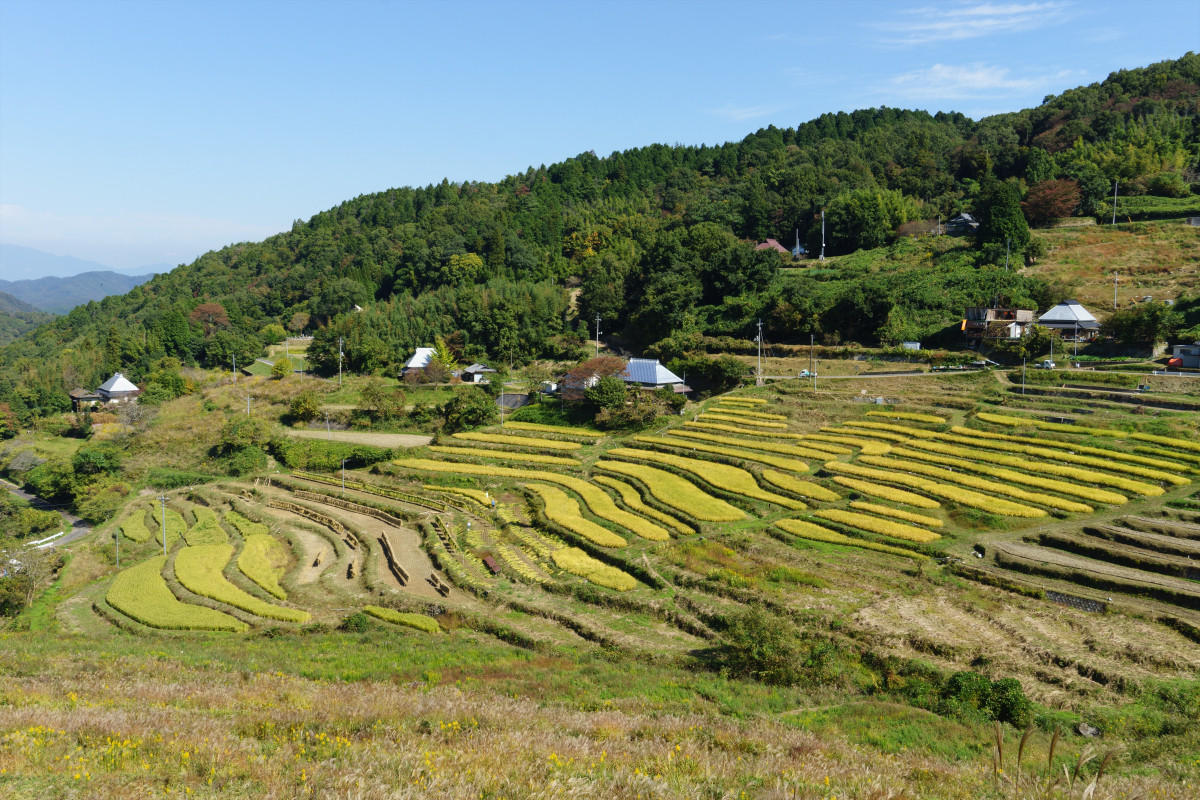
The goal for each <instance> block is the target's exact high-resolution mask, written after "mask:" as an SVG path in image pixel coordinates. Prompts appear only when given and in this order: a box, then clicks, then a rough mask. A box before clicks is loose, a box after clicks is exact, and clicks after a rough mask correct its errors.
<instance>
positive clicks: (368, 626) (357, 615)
mask: <svg viewBox="0 0 1200 800" xmlns="http://www.w3.org/2000/svg"><path fill="white" fill-rule="evenodd" d="M378 627H379V625H378V624H377V623H376V622H374V621H373V620H372V619H371V617H370V616H368V615H367V614H364V613H363V612H361V611H355V612H354V613H353V614H351V615H350V616H348V617H346V618H345V619H343V620H342V624H341V625H338V630H339V631H344V632H345V633H366V632H367V631H371V630H375V629H376V628H378Z"/></svg>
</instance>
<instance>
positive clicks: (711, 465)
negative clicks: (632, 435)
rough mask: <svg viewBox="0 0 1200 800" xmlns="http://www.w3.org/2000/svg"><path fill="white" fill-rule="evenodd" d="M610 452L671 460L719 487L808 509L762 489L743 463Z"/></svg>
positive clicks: (611, 452) (616, 449)
mask: <svg viewBox="0 0 1200 800" xmlns="http://www.w3.org/2000/svg"><path fill="white" fill-rule="evenodd" d="M608 455H610V456H621V457H624V458H637V459H643V460H646V461H656V462H658V463H660V464H668V465H670V466H672V467H675V468H676V469H681V470H683V471H684V472H690V473H692V474H693V475H695V476H697V477H698V478H700V479H701V480H704V481H707V482H708V483H711V484H712V485H713V486H716V487H717V488H718V489H723V490H725V491H727V492H732V493H733V494H738V495H742V496H744V497H750V498H753V499H755V500H763V501H766V502H768V503H774V504H775V505H779V506H783V507H784V508H793V509H804V508H807V506H805V505H804V503H801V502H800V501H799V500H793V499H791V498H790V497H784V496H783V495H778V494H775V493H774V492H768V491H766V490H764V489H762V488H761V487H760V486H759V485H758V482H757V481H756V480H754V476H753V475H752V474H751V473H749V472H747V471H746V470H744V469H741V468H740V467H733V466H730V465H728V464H718V463H716V462H713V461H703V460H699V459H695V458H686V457H684V456H676V455H671V454H669V453H658V452H654V451H651V450H636V449H633V448H630V447H614V448H613V449H611V450H609V451H608Z"/></svg>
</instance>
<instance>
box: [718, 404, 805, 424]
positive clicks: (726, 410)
mask: <svg viewBox="0 0 1200 800" xmlns="http://www.w3.org/2000/svg"><path fill="white" fill-rule="evenodd" d="M709 410H710V411H716V412H717V413H719V414H733V415H734V416H735V417H750V418H751V419H774V420H786V419H787V417H785V416H784V415H783V414H769V413H767V412H766V411H751V410H750V409H749V408H745V407H742V406H738V405H736V404H734V405H726V406H724V407H721V406H717V407H715V408H710V409H709Z"/></svg>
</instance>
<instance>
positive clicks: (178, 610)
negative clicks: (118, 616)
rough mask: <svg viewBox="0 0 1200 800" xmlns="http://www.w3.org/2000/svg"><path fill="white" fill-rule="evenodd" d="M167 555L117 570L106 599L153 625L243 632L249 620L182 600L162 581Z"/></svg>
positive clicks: (167, 628) (140, 620)
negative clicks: (238, 618) (245, 621)
mask: <svg viewBox="0 0 1200 800" xmlns="http://www.w3.org/2000/svg"><path fill="white" fill-rule="evenodd" d="M166 561H167V557H166V556H155V557H154V558H151V559H149V560H148V561H143V562H142V563H141V564H138V565H136V566H133V567H129V568H128V569H126V570H124V571H122V572H120V573H118V575H117V577H116V578H114V579H113V582H112V586H110V587H109V589H108V593H107V594H106V595H105V600H107V602H108V604H109V605H110V606H112V607H113V608H115V609H117V610H118V611H120V612H121V613H122V614H124V615H125V616H127V617H129V618H131V619H135V620H137V621H138V622H140V623H142V624H143V625H149V626H150V627H151V628H162V629H166V630H193V631H244V630H246V629H247V627H248V626H247V625H246V623H244V622H242V621H240V620H237V619H234V618H233V617H231V616H229V615H228V614H223V613H221V612H220V611H214V610H213V609H211V608H204V607H203V606H195V605H191V604H190V603H181V602H180V601H179V599H178V598H177V597H175V595H173V594H171V590H170V589H169V588H168V587H167V582H166V581H165V580H163V577H162V568H163V565H164V564H166Z"/></svg>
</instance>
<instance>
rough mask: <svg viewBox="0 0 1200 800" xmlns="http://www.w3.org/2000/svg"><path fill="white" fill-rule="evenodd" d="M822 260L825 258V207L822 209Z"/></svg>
mask: <svg viewBox="0 0 1200 800" xmlns="http://www.w3.org/2000/svg"><path fill="white" fill-rule="evenodd" d="M821 260H822V261H824V260H825V209H823V208H822V209H821Z"/></svg>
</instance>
